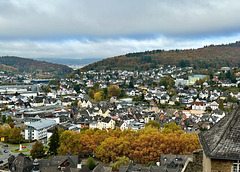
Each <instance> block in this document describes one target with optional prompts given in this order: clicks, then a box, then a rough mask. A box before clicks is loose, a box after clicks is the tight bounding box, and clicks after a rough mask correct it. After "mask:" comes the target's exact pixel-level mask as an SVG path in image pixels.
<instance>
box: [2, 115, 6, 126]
mask: <svg viewBox="0 0 240 172" xmlns="http://www.w3.org/2000/svg"><path fill="white" fill-rule="evenodd" d="M5 123H6V115H2V124H5Z"/></svg>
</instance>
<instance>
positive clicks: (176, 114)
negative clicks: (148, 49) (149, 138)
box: [0, 65, 240, 171]
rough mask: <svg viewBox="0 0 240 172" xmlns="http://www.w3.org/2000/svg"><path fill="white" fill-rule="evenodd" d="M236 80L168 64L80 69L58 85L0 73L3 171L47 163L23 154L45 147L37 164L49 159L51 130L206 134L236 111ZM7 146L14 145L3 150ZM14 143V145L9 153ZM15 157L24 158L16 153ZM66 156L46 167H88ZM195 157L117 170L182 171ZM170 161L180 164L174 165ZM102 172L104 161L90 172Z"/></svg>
mask: <svg viewBox="0 0 240 172" xmlns="http://www.w3.org/2000/svg"><path fill="white" fill-rule="evenodd" d="M239 76H240V72H239V71H238V69H237V68H230V67H222V68H220V69H215V70H213V69H212V70H195V69H194V68H193V67H187V66H184V67H176V66H171V65H165V66H159V67H158V68H155V69H151V70H149V71H126V70H102V71H94V70H90V71H81V70H79V72H78V73H76V74H75V75H74V76H73V77H69V76H67V77H66V78H61V79H56V78H52V79H33V78H32V77H31V76H30V75H29V74H26V75H23V74H21V75H19V74H16V75H14V76H7V75H6V74H4V72H2V73H1V76H0V78H1V86H0V93H1V95H0V106H1V109H2V110H1V123H2V126H1V128H0V129H1V130H0V135H1V141H2V142H1V149H0V151H1V154H2V156H1V158H0V159H1V161H0V162H1V164H2V169H9V170H11V171H18V168H26V170H27V168H29V169H28V171H29V170H30V171H31V170H35V171H38V170H39V164H40V165H41V163H44V161H46V162H45V163H47V159H46V160H44V159H43V160H39V161H37V159H35V160H36V161H35V160H34V159H33V160H34V161H33V160H30V159H29V158H28V157H27V156H26V155H31V156H33V154H32V153H30V150H31V149H32V147H33V146H34V144H37V143H38V142H40V143H41V144H42V145H43V146H44V150H45V151H44V152H43V153H44V154H45V155H43V154H42V155H41V156H35V157H36V158H42V157H44V156H46V157H48V156H49V155H48V152H50V151H47V150H48V149H49V142H50V140H51V137H52V136H53V135H54V132H55V128H57V129H58V130H59V131H60V129H61V130H62V132H63V131H74V132H77V133H82V132H86V130H88V129H92V130H94V131H97V130H104V131H107V132H110V130H111V131H115V130H118V129H119V130H120V131H121V132H124V131H127V130H129V131H132V132H138V131H141V130H144V129H145V128H147V126H149V124H152V125H157V126H159V127H158V130H163V129H165V128H166V127H167V125H173V124H174V125H175V127H177V126H178V127H180V130H182V131H183V132H184V133H191V134H193V135H196V134H198V133H200V132H202V131H207V130H208V129H210V128H212V127H214V126H215V124H217V123H218V122H219V121H221V119H222V118H224V117H225V116H226V115H227V114H228V113H231V112H232V110H233V109H235V108H236V107H238V104H239V99H240V85H239V83H240V77H239ZM173 127H174V126H173ZM36 141H37V142H36ZM8 143H12V145H11V144H10V145H9V146H8ZM14 144H15V145H17V146H15V147H14ZM38 144H39V143H38ZM22 145H26V146H22ZM19 146H20V147H19ZM23 150H25V151H23ZM20 152H22V153H21V154H19V153H20ZM62 152H64V151H63V150H62ZM23 153H24V154H26V155H24V154H23ZM67 153H68V152H65V153H63V154H65V155H66V156H65V157H61V158H60V157H58V156H55V157H53V159H52V161H54V158H56V160H59V161H61V163H62V164H58V165H56V164H54V163H53V162H50V164H51V163H52V168H53V166H54V165H55V167H54V168H59V166H61V168H62V170H65V171H66V170H67V169H68V170H69V168H70V167H69V168H67V166H68V165H69V164H67V163H66V162H68V163H69V161H71V162H73V164H75V166H71V168H78V169H79V170H80V171H81V170H84V168H87V167H86V166H83V167H84V168H80V167H81V163H80V162H79V160H78V157H77V156H76V155H79V154H78V153H74V152H69V155H67ZM71 153H72V154H71ZM82 153H85V154H86V155H82V158H83V157H89V156H90V157H93V158H94V157H95V156H97V158H99V159H100V160H102V161H103V162H105V161H107V162H108V160H106V159H104V158H100V155H99V156H98V155H97V153H96V155H95V154H94V153H93V152H89V151H88V152H84V151H82ZM176 153H178V152H176ZM196 154H200V153H199V152H197V153H195V155H192V153H190V154H189V153H188V155H180V154H179V155H178V154H176V155H174V154H162V155H161V156H159V155H156V157H158V158H156V159H158V160H155V159H154V160H155V162H153V164H154V163H155V164H157V165H156V166H148V167H145V166H138V167H136V165H135V166H134V165H133V164H132V165H129V166H122V167H121V168H120V167H118V169H119V168H120V170H119V171H124V169H125V171H127V170H126V169H128V171H134V169H135V168H142V169H148V170H150V169H152V171H154V170H155V171H160V170H163V169H173V170H175V171H177V170H183V169H185V170H186V169H187V168H186V167H185V166H186V164H187V163H189V158H190V159H196V157H195V158H193V156H196ZM54 155H56V152H55V154H54ZM24 158H25V159H26V160H25V161H26V162H27V163H28V166H26V167H24V164H22V165H21V164H18V165H17V164H16V163H17V159H24ZM107 158H108V157H107ZM111 158H112V157H111ZM111 158H110V159H111ZM164 158H165V159H164ZM66 159H67V160H66ZM85 159H86V158H85ZM112 159H113V158H112ZM168 159H169V160H168ZM174 159H179V160H178V162H177V160H174ZM49 161H51V159H50V160H49ZM65 161H66V162H65ZM161 161H166V162H165V163H163V162H161ZM180 161H181V165H179V163H180ZM23 162H24V161H22V163H23ZM83 162H84V161H82V163H83ZM136 162H138V163H141V164H147V163H149V162H150V161H148V160H146V161H143V160H141V159H139V160H136ZM34 163H35V165H34ZM14 164H15V165H14ZM36 164H37V165H36ZM37 167H38V168H37ZM44 167H45V168H47V166H44ZM48 167H49V168H50V166H48ZM101 168H102V169H105V171H112V170H113V169H112V167H111V166H108V167H107V166H105V165H104V164H103V163H102V162H101V163H99V164H98V165H96V167H95V168H93V169H91V170H93V171H98V170H100V169H101ZM94 169H95V170H94ZM45 170H46V169H45ZM85 170H86V169H85ZM88 170H90V169H88ZM188 170H189V169H188ZM41 171H44V170H43V169H41ZM186 171H187V170H186Z"/></svg>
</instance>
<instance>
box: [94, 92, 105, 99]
mask: <svg viewBox="0 0 240 172" xmlns="http://www.w3.org/2000/svg"><path fill="white" fill-rule="evenodd" d="M103 96H104V93H103V91H99V92H97V93H95V94H94V100H95V101H97V102H99V101H102V100H103Z"/></svg>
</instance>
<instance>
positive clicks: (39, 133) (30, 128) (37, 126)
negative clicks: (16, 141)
mask: <svg viewBox="0 0 240 172" xmlns="http://www.w3.org/2000/svg"><path fill="white" fill-rule="evenodd" d="M56 124H57V123H56V121H55V120H50V119H41V120H40V121H37V122H32V123H30V124H26V125H25V139H26V140H40V139H43V138H46V137H47V130H48V129H49V128H51V127H53V126H55V125H56Z"/></svg>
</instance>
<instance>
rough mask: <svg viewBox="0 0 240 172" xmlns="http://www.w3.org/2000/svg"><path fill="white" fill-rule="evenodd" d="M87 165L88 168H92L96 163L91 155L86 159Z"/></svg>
mask: <svg viewBox="0 0 240 172" xmlns="http://www.w3.org/2000/svg"><path fill="white" fill-rule="evenodd" d="M87 166H88V168H89V169H90V170H93V169H94V168H95V167H96V166H97V165H96V163H95V161H94V160H93V158H92V157H89V158H88V160H87Z"/></svg>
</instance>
